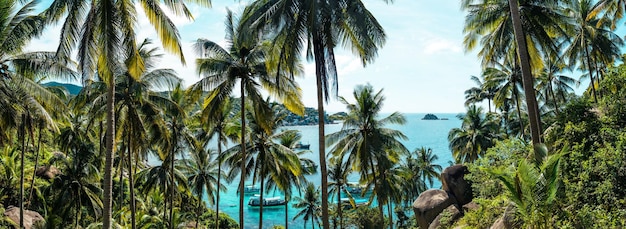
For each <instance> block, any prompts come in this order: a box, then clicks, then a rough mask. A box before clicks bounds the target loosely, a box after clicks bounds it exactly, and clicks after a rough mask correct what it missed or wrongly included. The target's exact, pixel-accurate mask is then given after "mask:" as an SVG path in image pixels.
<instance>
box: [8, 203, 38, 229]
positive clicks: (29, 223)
mask: <svg viewBox="0 0 626 229" xmlns="http://www.w3.org/2000/svg"><path fill="white" fill-rule="evenodd" d="M4 216H6V217H7V218H9V219H10V220H11V221H13V222H14V223H15V224H17V225H19V223H20V208H18V207H15V206H9V207H8V208H7V209H6V210H5V211H4ZM40 220H41V221H43V220H44V219H43V217H42V216H41V215H40V214H39V213H37V212H35V211H31V210H24V228H25V229H30V228H32V227H33V225H34V224H35V223H36V222H37V221H40Z"/></svg>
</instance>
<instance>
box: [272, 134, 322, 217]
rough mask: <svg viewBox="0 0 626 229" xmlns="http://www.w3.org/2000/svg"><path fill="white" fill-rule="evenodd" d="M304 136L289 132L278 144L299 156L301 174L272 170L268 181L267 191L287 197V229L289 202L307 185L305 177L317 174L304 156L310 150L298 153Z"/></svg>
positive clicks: (313, 166) (282, 135) (311, 163)
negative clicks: (280, 193)
mask: <svg viewBox="0 0 626 229" xmlns="http://www.w3.org/2000/svg"><path fill="white" fill-rule="evenodd" d="M301 138H302V135H301V134H300V132H298V131H288V132H285V133H283V134H281V135H280V136H279V138H278V139H277V140H278V143H279V144H281V145H283V146H285V147H287V148H289V149H293V150H294V153H295V154H296V155H298V159H299V162H300V163H299V166H300V171H301V172H300V174H296V173H294V172H292V171H291V170H279V169H270V170H269V175H268V177H270V179H268V181H267V187H266V190H268V191H269V190H280V191H281V192H282V193H283V194H284V195H285V229H289V214H288V213H289V211H288V210H289V202H290V201H291V196H292V195H293V193H294V192H295V191H298V192H300V191H301V190H302V189H303V188H304V187H305V185H306V177H305V175H312V174H315V173H317V166H316V165H315V162H313V160H311V159H308V158H305V157H303V155H304V154H307V153H310V151H308V150H300V151H297V150H296V149H295V148H296V144H298V143H299V142H300V139H301Z"/></svg>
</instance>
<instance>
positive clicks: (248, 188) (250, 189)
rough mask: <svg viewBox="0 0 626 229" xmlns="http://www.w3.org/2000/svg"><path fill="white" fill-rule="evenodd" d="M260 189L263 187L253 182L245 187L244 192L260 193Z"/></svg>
mask: <svg viewBox="0 0 626 229" xmlns="http://www.w3.org/2000/svg"><path fill="white" fill-rule="evenodd" d="M260 191H261V189H260V188H259V187H258V186H256V185H252V184H249V185H246V186H245V187H244V188H243V193H244V194H258V193H259V192H260Z"/></svg>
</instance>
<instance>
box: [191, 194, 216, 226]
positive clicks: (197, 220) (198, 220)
mask: <svg viewBox="0 0 626 229" xmlns="http://www.w3.org/2000/svg"><path fill="white" fill-rule="evenodd" d="M200 204H202V194H200V200H199V201H198V206H197V209H200ZM198 224H200V214H198V213H196V227H195V228H196V229H198ZM215 224H219V221H217V220H216V221H215Z"/></svg>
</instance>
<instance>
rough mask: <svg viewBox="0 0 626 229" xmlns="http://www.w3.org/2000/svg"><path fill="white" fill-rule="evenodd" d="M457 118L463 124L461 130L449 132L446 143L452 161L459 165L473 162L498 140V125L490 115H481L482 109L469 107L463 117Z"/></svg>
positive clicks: (455, 129)
mask: <svg viewBox="0 0 626 229" xmlns="http://www.w3.org/2000/svg"><path fill="white" fill-rule="evenodd" d="M457 117H458V118H459V119H461V120H463V123H462V124H461V128H454V129H452V130H450V133H449V134H448V141H449V142H450V150H451V151H452V154H453V155H454V159H455V160H456V161H457V162H459V163H460V162H466V163H467V162H472V161H475V160H476V159H478V157H479V156H482V155H483V154H484V153H485V152H486V151H487V149H488V148H490V147H492V146H493V145H494V144H495V142H494V141H495V140H497V139H499V138H500V135H499V134H498V132H499V129H500V124H499V123H498V122H497V120H496V119H495V116H494V115H493V114H492V113H487V114H483V109H482V107H478V106H476V105H471V106H470V107H468V109H467V113H466V114H465V115H463V114H460V115H458V116H457Z"/></svg>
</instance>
